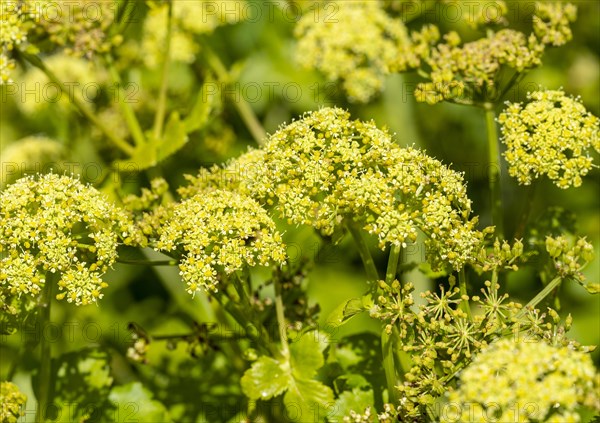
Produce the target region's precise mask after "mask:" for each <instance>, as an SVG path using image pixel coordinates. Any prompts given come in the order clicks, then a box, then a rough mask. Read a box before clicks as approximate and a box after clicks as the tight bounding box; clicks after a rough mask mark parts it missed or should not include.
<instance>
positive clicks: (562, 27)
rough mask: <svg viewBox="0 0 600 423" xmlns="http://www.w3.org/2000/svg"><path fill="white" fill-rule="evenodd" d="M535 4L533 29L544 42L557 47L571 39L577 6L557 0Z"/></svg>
mask: <svg viewBox="0 0 600 423" xmlns="http://www.w3.org/2000/svg"><path fill="white" fill-rule="evenodd" d="M535 6H536V7H535V13H534V15H533V31H534V33H535V35H536V36H537V37H538V38H539V39H540V40H541V42H542V43H544V44H549V45H552V46H555V47H557V46H562V45H563V44H565V43H567V42H568V41H571V38H573V33H572V32H571V23H572V22H575V20H576V19H577V6H575V5H573V4H571V3H562V2H557V1H549V2H536V4H535Z"/></svg>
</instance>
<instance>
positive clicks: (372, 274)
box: [346, 221, 379, 282]
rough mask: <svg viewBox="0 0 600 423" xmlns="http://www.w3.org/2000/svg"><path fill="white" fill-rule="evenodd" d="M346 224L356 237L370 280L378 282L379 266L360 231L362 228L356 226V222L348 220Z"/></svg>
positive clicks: (355, 241) (355, 240)
mask: <svg viewBox="0 0 600 423" xmlns="http://www.w3.org/2000/svg"><path fill="white" fill-rule="evenodd" d="M346 226H347V227H348V230H349V231H350V234H351V235H352V238H353V239H354V243H355V244H356V247H357V248H358V253H359V254H360V258H361V259H362V262H363V265H364V266H365V270H366V272H367V278H368V279H369V281H370V282H376V281H378V280H379V272H377V267H376V266H375V261H373V256H371V252H370V251H369V247H368V246H367V243H366V242H365V240H364V238H363V236H362V234H361V233H360V229H358V228H357V227H356V225H355V224H354V222H350V221H349V222H347V223H346Z"/></svg>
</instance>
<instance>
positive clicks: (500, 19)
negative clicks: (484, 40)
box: [464, 0, 508, 28]
mask: <svg viewBox="0 0 600 423" xmlns="http://www.w3.org/2000/svg"><path fill="white" fill-rule="evenodd" d="M465 6H466V8H467V11H466V12H467V13H465V14H464V16H465V18H466V21H467V24H469V26H471V27H472V28H478V27H482V26H485V25H490V24H493V25H505V24H507V23H508V21H507V20H506V18H505V15H506V13H507V12H508V7H507V6H506V2H505V1H501V0H500V1H498V0H490V1H487V0H486V1H478V2H473V3H466V4H465Z"/></svg>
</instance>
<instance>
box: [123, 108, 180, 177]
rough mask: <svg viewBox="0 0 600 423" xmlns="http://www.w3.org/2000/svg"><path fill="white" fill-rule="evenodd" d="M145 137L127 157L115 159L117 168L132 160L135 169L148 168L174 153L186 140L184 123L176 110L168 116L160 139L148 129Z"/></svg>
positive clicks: (125, 165)
mask: <svg viewBox="0 0 600 423" xmlns="http://www.w3.org/2000/svg"><path fill="white" fill-rule="evenodd" d="M145 138H146V143H144V144H141V145H139V146H137V147H136V149H135V151H134V152H133V154H132V155H131V157H130V158H129V159H127V160H121V161H117V168H123V169H128V168H130V167H131V163H132V162H133V163H135V165H136V169H135V170H136V171H141V170H144V169H148V168H150V167H153V166H156V165H157V164H158V163H159V162H161V161H163V160H164V159H166V158H168V157H169V156H171V155H173V154H175V153H176V152H177V151H178V150H179V149H181V147H183V146H184V145H185V144H186V143H187V142H188V136H187V133H186V130H185V125H184V123H183V122H182V121H181V119H180V117H179V113H177V112H173V113H171V115H170V116H169V120H168V121H167V125H166V126H165V132H164V134H163V137H162V138H161V139H157V138H155V137H154V135H153V134H152V133H151V132H150V131H148V132H146V137H145Z"/></svg>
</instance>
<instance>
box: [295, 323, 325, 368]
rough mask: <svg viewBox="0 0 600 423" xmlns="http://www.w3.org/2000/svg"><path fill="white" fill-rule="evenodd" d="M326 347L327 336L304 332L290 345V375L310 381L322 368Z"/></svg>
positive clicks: (314, 332) (316, 332)
mask: <svg viewBox="0 0 600 423" xmlns="http://www.w3.org/2000/svg"><path fill="white" fill-rule="evenodd" d="M326 347H327V336H326V335H325V334H323V333H322V332H318V331H310V332H306V333H305V334H303V335H302V336H300V338H299V339H298V340H296V341H295V342H294V343H292V344H290V362H291V366H292V374H293V375H294V378H297V379H311V378H312V377H313V376H314V375H315V374H316V373H317V369H319V368H321V367H323V364H325V359H324V357H323V351H324V350H325V348H326Z"/></svg>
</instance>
